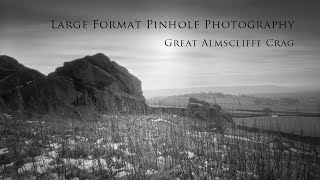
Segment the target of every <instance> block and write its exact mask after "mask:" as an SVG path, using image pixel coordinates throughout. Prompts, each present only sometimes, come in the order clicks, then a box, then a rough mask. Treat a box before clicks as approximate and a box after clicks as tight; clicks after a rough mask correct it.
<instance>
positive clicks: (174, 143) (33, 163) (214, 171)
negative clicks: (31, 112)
mask: <svg viewBox="0 0 320 180" xmlns="http://www.w3.org/2000/svg"><path fill="white" fill-rule="evenodd" d="M87 112H88V111H87ZM208 127H211V126H210V125H208V124H207V123H206V122H203V121H198V120H194V119H189V118H185V117H179V116H177V115H174V114H171V115H169V114H149V115H134V114H131V115H126V114H104V115H103V114H99V113H92V114H90V113H89V114H87V115H86V116H84V118H83V119H78V118H66V117H60V116H58V115H56V114H51V115H47V116H43V117H38V118H29V119H27V118H26V117H24V116H23V115H21V114H15V115H9V114H4V113H2V114H1V121H0V130H1V143H0V146H1V147H0V162H1V163H0V164H1V169H0V179H74V180H76V179H181V180H183V179H319V178H320V155H319V152H320V144H319V143H317V142H315V143H310V142H302V141H294V140H292V139H291V140H289V139H286V138H284V137H281V136H279V135H274V134H267V133H264V132H259V131H255V132H248V131H244V130H241V129H239V128H237V127H228V128H227V130H226V131H225V132H224V133H223V134H221V133H217V132H216V131H215V130H214V129H209V128H208Z"/></svg>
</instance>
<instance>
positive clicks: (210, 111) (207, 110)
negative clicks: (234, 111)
mask: <svg viewBox="0 0 320 180" xmlns="http://www.w3.org/2000/svg"><path fill="white" fill-rule="evenodd" d="M187 116H188V117H191V118H195V119H199V120H202V121H207V122H212V123H214V124H215V128H217V129H218V130H220V131H224V129H225V127H226V126H227V125H228V124H233V123H234V122H233V120H232V117H231V114H229V113H228V112H225V111H223V110H222V109H221V106H219V105H217V104H213V105H211V104H210V103H208V102H206V101H204V100H199V99H197V98H194V97H190V98H189V102H188V105H187Z"/></svg>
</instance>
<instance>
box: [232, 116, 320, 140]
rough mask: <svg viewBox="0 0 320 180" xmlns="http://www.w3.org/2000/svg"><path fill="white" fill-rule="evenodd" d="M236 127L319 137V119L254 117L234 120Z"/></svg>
mask: <svg viewBox="0 0 320 180" xmlns="http://www.w3.org/2000/svg"><path fill="white" fill-rule="evenodd" d="M234 121H235V122H236V124H238V125H242V126H248V127H253V128H258V129H264V130H272V131H280V132H285V133H292V134H296V135H302V136H311V137H320V120H319V117H288V116H279V117H254V118H234Z"/></svg>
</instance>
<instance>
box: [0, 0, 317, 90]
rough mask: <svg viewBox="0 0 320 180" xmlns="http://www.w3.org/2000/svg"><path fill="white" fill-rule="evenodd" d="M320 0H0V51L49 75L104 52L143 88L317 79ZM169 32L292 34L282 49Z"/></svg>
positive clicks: (217, 36) (216, 35)
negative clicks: (57, 25)
mask: <svg viewBox="0 0 320 180" xmlns="http://www.w3.org/2000/svg"><path fill="white" fill-rule="evenodd" d="M318 8H319V3H318V2H317V1H311V0H309V1H301V0H282V1H279V0H242V1H239V0H223V1H222V0H204V1H200V0H170V1H163V0H161V1H160V0H157V1H154V0H144V1H129V2H126V1H119V0H118V1H114V2H112V1H87V0H82V1H79V0H71V1H70V0H69V1H65V0H55V1H46V0H37V1H33V0H29V1H24V0H21V1H14V0H1V2H0V54H2V55H9V56H11V57H14V58H15V59H17V60H19V61H20V62H21V63H22V64H24V65H25V66H28V67H31V68H34V69H37V70H39V71H40V72H42V73H44V74H48V73H50V72H52V71H54V70H55V68H57V67H59V66H61V65H62V64H63V62H65V61H70V60H74V59H77V58H81V57H83V56H86V55H93V54H95V53H99V52H101V53H104V54H105V55H107V56H109V57H110V59H111V60H113V61H116V62H117V63H118V64H120V65H123V66H125V67H126V68H127V69H128V70H129V71H130V72H131V73H133V74H134V75H136V76H137V77H138V78H139V79H140V80H141V81H142V86H143V87H142V88H143V89H167V88H185V87H190V88H191V87H208V86H231V85H282V86H304V87H308V88H318V87H319V86H320V83H319V77H320V60H319V57H320V56H319V55H320V35H319V32H320V21H319V12H318ZM52 19H54V20H62V21H63V20H88V21H90V20H93V19H98V20H119V21H121V20H122V21H123V20H126V21H130V20H147V19H155V20H178V21H179V20H200V21H201V20H204V19H210V20H238V21H240V20H270V21H272V20H293V21H295V24H294V28H293V29H291V30H290V29H288V30H224V31H217V30H204V29H198V30H146V29H140V30H107V29H105V30H93V29H84V30H70V29H69V30H55V29H51V20H52ZM167 38H172V39H200V40H201V39H262V40H265V39H268V38H276V39H285V40H290V39H293V40H294V41H295V46H294V47H282V48H267V47H261V48H200V47H198V48H174V47H170V48H169V47H165V45H164V40H165V39H167Z"/></svg>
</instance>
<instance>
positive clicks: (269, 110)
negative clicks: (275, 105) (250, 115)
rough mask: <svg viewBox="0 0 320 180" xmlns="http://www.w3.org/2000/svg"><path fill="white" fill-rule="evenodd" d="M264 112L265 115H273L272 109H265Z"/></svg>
mask: <svg viewBox="0 0 320 180" xmlns="http://www.w3.org/2000/svg"><path fill="white" fill-rule="evenodd" d="M262 111H263V112H264V113H265V114H270V113H272V109H270V108H263V109H262Z"/></svg>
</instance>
